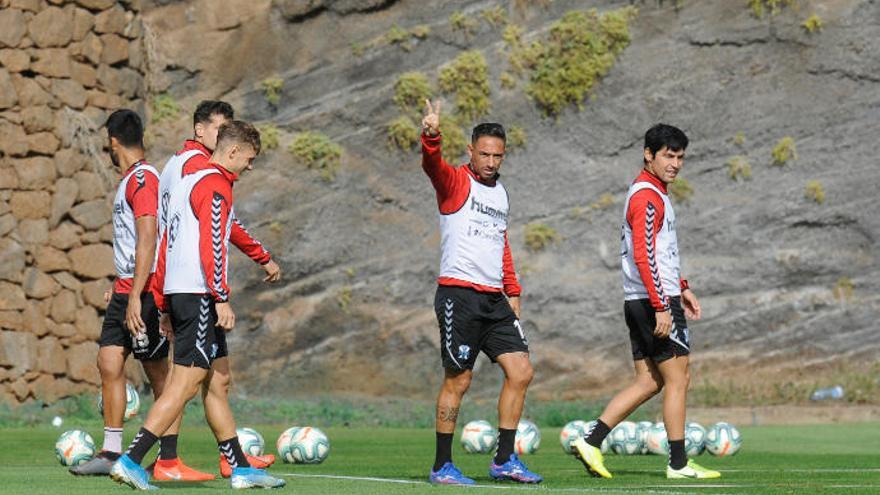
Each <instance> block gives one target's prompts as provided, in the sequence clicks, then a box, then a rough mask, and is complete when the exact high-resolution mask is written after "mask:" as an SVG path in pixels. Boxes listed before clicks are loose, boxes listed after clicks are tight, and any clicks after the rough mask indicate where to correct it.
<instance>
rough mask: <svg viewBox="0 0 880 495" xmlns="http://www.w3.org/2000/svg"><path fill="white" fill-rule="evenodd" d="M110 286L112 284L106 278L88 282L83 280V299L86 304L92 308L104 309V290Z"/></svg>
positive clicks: (105, 305)
mask: <svg viewBox="0 0 880 495" xmlns="http://www.w3.org/2000/svg"><path fill="white" fill-rule="evenodd" d="M111 287H112V284H111V283H110V281H109V280H107V279H100V280H90V281H88V282H83V284H82V296H83V300H85V302H86V304H88V305H90V306H92V307H94V308H98V309H104V308H106V307H107V303H106V302H104V292H105V291H106V290H108V289H110V288H111Z"/></svg>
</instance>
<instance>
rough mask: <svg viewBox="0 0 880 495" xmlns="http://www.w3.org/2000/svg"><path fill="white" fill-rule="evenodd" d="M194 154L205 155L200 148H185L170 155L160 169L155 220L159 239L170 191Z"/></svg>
mask: <svg viewBox="0 0 880 495" xmlns="http://www.w3.org/2000/svg"><path fill="white" fill-rule="evenodd" d="M196 155H203V156H207V155H205V153H204V152H202V151H201V150H187V151H184V152H183V153H180V154H179V155H172V156H171V158H169V159H168V161H167V162H165V168H163V169H162V175H161V176H160V177H159V208H158V215H157V217H158V221H157V222H156V223H157V225H158V227H159V239H161V238H162V232H164V231H165V225H166V224H167V220H168V219H167V216H168V215H167V211H168V201H169V200H170V199H171V191H172V190H174V186H176V185H177V183H178V182H180V179H181V177H182V176H183V166H184V164H186V162H187V161H189V159H190V158H192V157H194V156H196Z"/></svg>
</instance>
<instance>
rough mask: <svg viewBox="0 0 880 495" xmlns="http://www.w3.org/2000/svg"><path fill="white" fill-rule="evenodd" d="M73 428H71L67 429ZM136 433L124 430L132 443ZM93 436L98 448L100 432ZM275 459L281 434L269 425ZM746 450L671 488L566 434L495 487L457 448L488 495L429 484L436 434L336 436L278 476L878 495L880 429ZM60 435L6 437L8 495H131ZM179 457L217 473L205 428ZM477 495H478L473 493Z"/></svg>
mask: <svg viewBox="0 0 880 495" xmlns="http://www.w3.org/2000/svg"><path fill="white" fill-rule="evenodd" d="M69 427H71V426H70V425H65V428H69ZM135 429H136V425H131V426H129V427H127V428H126V441H128V440H129V439H130V437H131V436H132V435H133V433H134V431H135ZM87 430H88V431H89V432H90V433H91V434H92V436H94V437H95V439H96V440H98V441H100V438H101V436H100V429H99V428H95V427H90V428H87ZM258 430H259V431H261V432H262V434H263V436H264V437H266V439H267V443H268V444H269V445H268V446H269V451H274V439H275V438H276V437H277V435H278V434H279V433H280V432H281V430H282V427H280V426H261V427H258ZM741 430H742V433H743V436H744V444H743V449H742V450H741V451H740V453H739V454H738V455H736V456H735V457H731V458H715V457H711V456H709V455H708V454H704V455H702V456H700V457H699V458H698V461H699V462H701V463H702V464H704V465H705V466H707V467H710V468H715V469H718V470H720V471H721V472H722V473H723V477H722V478H721V479H720V480H709V481H707V482H694V481H687V480H685V481H684V482H683V481H680V480H666V479H665V477H664V476H663V468H664V466H665V459H663V458H661V457H657V456H631V457H621V456H613V455H609V456H606V465H607V466H608V468H609V469H610V470H611V471H612V473H614V475H615V477H614V479H611V480H598V479H592V478H588V477H587V476H585V474H584V471H583V468H582V467H581V465H580V463H578V462H576V461H575V460H574V459H573V458H571V457H569V456H567V455H565V454H563V453H562V449H561V448H560V446H559V441H558V434H559V428H550V427H545V428H542V433H543V435H544V439H543V446H542V448H541V450H540V452H539V453H537V454H535V455H531V456H527V457H525V461H526V463H527V464H528V466H529V467H530V468H531V469H533V470H535V471H536V472H538V473H541V474H542V475H544V477H545V478H546V481H545V482H544V483H543V484H541V485H540V486H539V487H520V486H514V485H499V484H495V483H491V482H490V480H489V478H488V476H487V473H486V471H487V465H488V462H489V457H488V456H477V455H467V454H464V453H463V451H462V450H461V449H459V448H458V446H457V445H456V451H455V459H456V463H457V464H458V466H459V467H460V468H461V469H462V470H463V471H464V472H465V474H467V475H471V476H473V477H475V478H476V479H477V482H478V483H479V484H480V485H484V486H486V487H485V488H479V487H478V488H471V489H461V488H452V487H432V486H428V485H427V484H425V483H424V481H425V479H426V475H427V470H428V468H429V466H430V463H431V462H432V460H433V437H434V435H433V432H432V431H431V430H429V429H427V430H426V429H384V428H328V429H326V432H327V434H328V435H329V437H330V439H331V454H330V457H329V459H328V460H327V461H326V462H324V463H323V464H321V465H316V466H293V465H289V464H279V465H276V466H274V467H273V468H272V470H271V471H272V472H274V473H275V474H278V475H289V476H286V477H287V480H288V486H287V487H286V488H284V489H283V490H285V491H290V492H291V493H294V492H295V493H297V494H306V493H321V494H323V493H328V494H329V493H345V494H398V493H401V494H419V493H430V494H434V495H436V494H438V493H470V494H473V493H479V492H485V493H497V492H498V488H504V490H502V492H513V491H514V490H517V492H518V491H519V490H532V489H537V490H539V491H544V492H559V493H602V494H632V493H659V494H672V493H684V494H692V493H711V494H720V493H725V494H789V493H810V494H839V493H848V494H855V495H860V494H874V493H878V492H880V425H877V424H861V425H824V426H790V427H743V428H741ZM59 434H60V430H56V429H54V428H45V427H39V428H29V429H25V428H21V429H5V430H0V438H2V443H3V445H4V447H5V448H3V449H0V487H2V489H0V492H2V493H4V494H10V495H12V494H27V495H41V494H57V493H62V494H64V495H75V494H79V493H84V494H85V493H88V494H92V493H127V492H128V488H126V487H122V486H118V485H116V484H115V483H113V482H112V481H110V480H109V479H107V478H75V477H73V476H71V475H69V474H68V473H67V470H66V469H65V468H64V467H62V466H60V465H59V464H58V462H57V461H56V460H55V458H54V455H53V444H54V442H55V439H56V437H57V436H58V435H59ZM180 454H181V456H182V457H183V458H184V459H185V460H186V461H187V463H189V464H190V465H192V466H194V467H197V468H200V469H203V470H208V471H211V472H216V471H215V470H216V469H217V458H218V455H217V449H216V445H215V444H214V442H213V438H212V437H211V435H210V432H209V431H208V430H207V429H206V428H192V427H191V428H186V429H185V430H184V432H183V435H182V437H181V445H180ZM321 476H354V477H373V478H387V479H388V480H398V481H399V482H397V483H394V482H391V481H367V480H349V479H338V478H330V477H321ZM159 486H160V487H161V488H162V489H168V490H172V493H175V494H181V495H182V494H189V493H201V494H207V493H213V492H215V491H216V490H217V489H224V490H225V489H226V488H227V486H228V485H227V483H226V482H225V481H219V480H218V481H213V482H208V483H202V484H180V483H159ZM475 490H476V491H475Z"/></svg>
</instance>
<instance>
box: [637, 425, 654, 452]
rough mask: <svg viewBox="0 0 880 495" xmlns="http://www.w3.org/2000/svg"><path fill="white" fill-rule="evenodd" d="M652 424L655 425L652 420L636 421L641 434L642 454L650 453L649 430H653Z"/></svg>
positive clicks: (640, 447) (640, 448)
mask: <svg viewBox="0 0 880 495" xmlns="http://www.w3.org/2000/svg"><path fill="white" fill-rule="evenodd" d="M652 426H654V423H652V422H650V421H639V422H638V423H636V431H637V432H638V434H639V453H640V454H642V455H645V454H649V453H650V452H648V431H650V430H651V427H652Z"/></svg>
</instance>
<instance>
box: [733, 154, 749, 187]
mask: <svg viewBox="0 0 880 495" xmlns="http://www.w3.org/2000/svg"><path fill="white" fill-rule="evenodd" d="M727 175H728V176H729V177H730V178H731V179H733V180H735V181H736V180H739V179H743V180H748V179H751V178H752V165H751V164H750V163H749V160H748V159H747V158H746V157H744V156H741V155H738V156H735V157H733V158H731V159H730V160H727Z"/></svg>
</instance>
